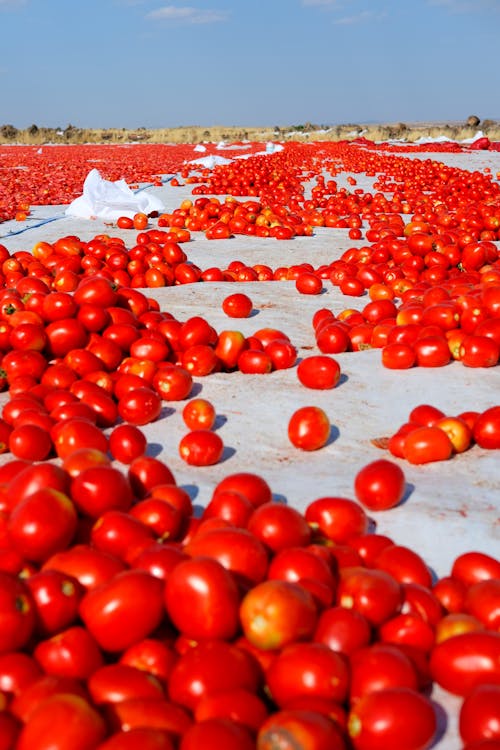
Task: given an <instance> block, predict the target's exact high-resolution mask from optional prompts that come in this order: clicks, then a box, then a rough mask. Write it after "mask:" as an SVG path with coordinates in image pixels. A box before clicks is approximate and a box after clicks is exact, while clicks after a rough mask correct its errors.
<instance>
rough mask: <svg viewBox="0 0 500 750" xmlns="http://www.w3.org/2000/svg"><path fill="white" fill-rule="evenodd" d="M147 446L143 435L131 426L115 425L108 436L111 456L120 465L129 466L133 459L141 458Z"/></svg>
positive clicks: (135, 427)
mask: <svg viewBox="0 0 500 750" xmlns="http://www.w3.org/2000/svg"><path fill="white" fill-rule="evenodd" d="M147 445H148V444H147V439H146V436H145V435H144V433H143V432H142V431H141V430H139V428H138V427H137V426H135V425H132V424H120V425H117V426H116V427H114V428H113V430H112V431H111V432H110V434H109V450H110V452H111V455H112V456H113V458H116V460H117V461H120V462H121V463H122V464H130V463H132V461H133V460H134V459H135V458H139V457H140V456H143V455H144V453H145V452H146V448H147Z"/></svg>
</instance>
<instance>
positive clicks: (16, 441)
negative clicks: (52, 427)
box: [9, 423, 53, 461]
mask: <svg viewBox="0 0 500 750" xmlns="http://www.w3.org/2000/svg"><path fill="white" fill-rule="evenodd" d="M52 448H53V446H52V440H51V438H50V434H49V433H48V432H47V431H46V430H44V429H43V428H42V427H41V426H40V425H38V424H27V423H26V424H18V423H16V426H15V427H14V429H13V430H12V431H11V432H10V434H9V450H10V452H11V453H12V454H13V455H14V456H16V458H23V459H26V460H29V461H44V460H45V459H46V458H48V457H49V456H50V453H51V452H52Z"/></svg>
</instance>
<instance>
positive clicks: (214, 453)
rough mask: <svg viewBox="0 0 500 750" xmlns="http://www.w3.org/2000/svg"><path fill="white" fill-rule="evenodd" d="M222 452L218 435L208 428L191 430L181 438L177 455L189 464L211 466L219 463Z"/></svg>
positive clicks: (222, 448) (222, 445)
mask: <svg viewBox="0 0 500 750" xmlns="http://www.w3.org/2000/svg"><path fill="white" fill-rule="evenodd" d="M223 452H224V443H223V441H222V438H221V437H220V435H218V434H217V433H216V432H210V431H209V430H192V431H191V432H188V433H187V434H186V435H184V437H183V438H182V439H181V441H180V443H179V455H180V457H181V458H182V459H184V461H185V462H186V463H187V464H190V465H191V466H212V465H213V464H217V463H219V461H220V460H221V458H222V454H223Z"/></svg>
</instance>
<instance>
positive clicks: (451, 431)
mask: <svg viewBox="0 0 500 750" xmlns="http://www.w3.org/2000/svg"><path fill="white" fill-rule="evenodd" d="M499 427H500V406H491V407H489V408H488V409H485V410H484V411H482V412H478V411H472V410H469V411H464V412H462V413H461V414H457V415H449V414H448V415H447V414H445V412H443V411H442V410H441V409H438V408H437V407H436V406H432V405H430V404H419V405H418V406H416V407H414V408H413V409H412V410H411V412H410V414H409V415H408V420H407V421H406V422H405V423H404V424H402V425H400V427H399V428H398V429H397V430H396V432H395V433H393V434H392V435H391V436H390V437H389V438H374V440H373V441H372V442H373V443H374V445H376V446H377V447H379V448H384V449H387V450H389V452H390V453H391V454H392V455H393V456H397V457H398V458H404V459H406V460H407V461H409V462H410V463H412V464H425V463H429V462H431V461H446V460H447V459H449V458H451V457H452V456H454V455H456V454H457V453H463V452H464V451H466V450H469V448H471V447H472V446H473V445H474V444H475V445H479V446H480V447H481V448H486V449H488V450H491V449H496V448H500V432H499Z"/></svg>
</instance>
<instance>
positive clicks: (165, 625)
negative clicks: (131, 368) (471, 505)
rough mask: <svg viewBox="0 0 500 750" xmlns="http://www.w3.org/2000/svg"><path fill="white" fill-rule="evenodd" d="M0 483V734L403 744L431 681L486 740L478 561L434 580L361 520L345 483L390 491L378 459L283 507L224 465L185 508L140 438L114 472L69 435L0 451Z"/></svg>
mask: <svg viewBox="0 0 500 750" xmlns="http://www.w3.org/2000/svg"><path fill="white" fill-rule="evenodd" d="M144 450H145V446H143V451H144ZM0 481H1V483H2V488H3V492H2V545H1V556H0V561H1V572H0V577H1V584H2V585H1V587H0V598H1V609H2V614H3V617H2V618H1V620H0V690H1V691H2V695H3V700H4V710H3V711H2V712H0V746H1V747H4V748H6V749H10V748H14V747H16V748H19V749H21V750H25V748H30V750H42V749H44V750H45V748H48V747H54V746H56V747H57V748H58V749H60V750H63V749H64V750H65V749H66V748H68V749H69V748H71V750H87V749H88V750H96V748H99V750H124V749H126V748H132V747H137V746H138V744H140V745H141V746H142V747H144V748H145V749H146V748H147V749H148V750H149V748H151V749H153V748H158V747H160V748H165V749H166V750H172V749H173V748H180V750H194V749H195V748H200V747H204V748H207V750H211V748H214V750H215V748H220V747H224V748H227V750H233V748H234V750H241V748H245V750H246V749H247V748H248V750H250V749H251V748H255V747H257V748H259V750H271V749H272V748H275V747H276V746H277V743H278V746H280V747H286V748H288V747H292V746H293V747H300V748H303V749H304V750H326V749H327V748H330V749H331V748H333V749H334V750H347V748H354V749H355V750H375V749H378V748H381V747H384V748H386V749H387V750H392V749H394V750H403V748H405V750H425V749H426V748H429V747H431V745H432V743H433V742H434V741H435V738H436V736H437V732H438V709H437V707H436V705H435V704H434V703H433V701H432V700H431V699H430V698H429V697H428V694H429V689H430V687H431V685H432V683H433V682H435V683H437V684H439V685H440V686H441V687H442V688H443V689H445V690H447V691H449V692H451V693H453V694H454V695H456V696H459V697H460V698H461V699H462V707H461V709H460V717H459V727H460V734H461V737H462V740H463V743H464V747H467V748H468V750H472V748H474V749H475V748H476V747H484V748H491V750H495V748H496V747H497V746H498V740H499V738H500V727H499V725H498V699H499V695H500V682H499V674H500V671H499V660H500V636H499V635H498V625H499V623H498V606H497V604H498V598H499V594H500V591H499V586H500V562H499V561H498V560H496V559H495V558H493V557H491V556H488V555H486V554H483V553H476V552H470V553H466V554H463V555H461V556H459V557H458V558H457V559H456V560H455V561H454V563H453V565H452V567H451V570H450V575H448V576H444V577H443V578H441V579H439V580H437V581H436V580H434V579H433V576H432V573H431V571H430V570H429V568H428V566H427V565H426V563H425V561H424V560H423V559H422V557H421V556H420V555H419V554H418V553H417V552H415V551H414V550H412V549H410V548H408V547H404V546H401V545H398V544H397V543H395V542H394V541H393V540H392V539H390V538H388V537H386V536H383V535H380V534H376V533H371V532H370V519H369V517H368V515H367V513H366V511H365V510H364V509H363V505H362V504H360V503H361V502H362V503H366V505H367V507H368V508H370V507H377V504H376V503H377V502H378V500H379V499H380V497H381V496H383V497H385V498H386V499H387V498H388V497H389V496H391V497H396V496H397V497H401V493H402V492H403V491H404V486H405V479H404V475H403V473H402V471H401V469H400V468H399V467H398V466H397V465H396V464H392V463H391V462H387V461H384V460H383V461H380V462H374V463H373V464H369V465H367V466H366V467H363V468H362V469H361V470H360V471H359V473H358V474H357V475H356V477H355V479H354V483H353V494H355V496H356V498H357V501H358V502H356V501H355V500H351V499H348V498H345V497H322V498H318V499H316V500H313V501H312V502H311V503H310V504H309V505H308V506H307V508H306V509H305V511H304V513H303V514H302V513H300V512H299V511H297V510H295V509H294V508H292V507H290V506H287V505H284V504H280V503H276V502H274V501H273V498H272V491H271V488H270V487H269V485H268V484H267V482H266V481H265V480H264V479H263V478H262V477H261V476H260V475H257V474H253V473H251V472H243V473H238V474H233V475H228V476H226V477H225V478H224V479H223V480H221V481H220V482H219V483H218V484H217V486H216V487H215V489H214V492H213V496H212V498H211V499H210V501H209V502H208V503H207V505H206V507H205V509H204V511H203V514H202V516H201V517H194V516H193V508H192V504H191V500H190V497H189V495H188V494H187V492H186V491H185V490H184V489H182V488H181V487H179V486H177V484H176V482H175V478H174V476H173V475H172V472H171V471H170V470H169V468H168V466H167V465H166V464H164V463H163V462H162V461H160V460H158V459H154V458H151V457H148V456H147V455H146V454H145V453H144V452H143V453H140V452H139V455H137V456H136V457H135V458H133V459H132V460H131V461H130V462H129V464H128V467H127V469H126V472H123V470H122V469H120V468H118V467H117V466H116V465H114V464H113V462H112V461H111V459H110V458H109V456H108V455H107V454H106V453H104V452H103V451H100V450H98V449H96V448H88V447H86V448H85V447H84V448H81V449H79V450H76V451H71V452H69V453H68V454H67V455H66V456H65V457H64V458H63V459H62V461H61V463H60V464H59V465H56V464H54V463H50V462H40V463H36V464H33V463H30V462H26V461H22V460H19V459H14V460H11V461H8V462H7V463H5V464H4V465H3V466H2V467H1V469H0ZM374 503H375V504H374ZM464 654H466V655H467V658H464ZM486 741H487V742H486ZM484 742H486V744H481V743H484ZM51 743H52V744H51ZM54 743H56V744H55V745H54Z"/></svg>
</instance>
